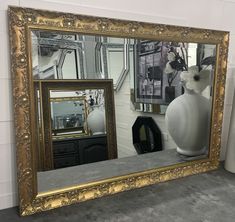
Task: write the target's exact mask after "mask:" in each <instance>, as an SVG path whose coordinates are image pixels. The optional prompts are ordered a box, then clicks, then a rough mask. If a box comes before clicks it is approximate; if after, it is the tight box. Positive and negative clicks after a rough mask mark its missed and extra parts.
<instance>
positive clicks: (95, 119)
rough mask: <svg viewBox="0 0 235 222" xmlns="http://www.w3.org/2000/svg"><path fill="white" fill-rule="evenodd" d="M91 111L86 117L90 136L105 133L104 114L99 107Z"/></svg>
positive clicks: (94, 107)
mask: <svg viewBox="0 0 235 222" xmlns="http://www.w3.org/2000/svg"><path fill="white" fill-rule="evenodd" d="M92 109H93V110H92V111H91V112H90V113H89V115H88V117H87V124H88V128H89V129H90V130H91V132H92V135H97V134H103V133H105V114H104V110H102V108H101V107H99V106H93V107H92Z"/></svg>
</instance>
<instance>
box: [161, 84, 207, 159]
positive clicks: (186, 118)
mask: <svg viewBox="0 0 235 222" xmlns="http://www.w3.org/2000/svg"><path fill="white" fill-rule="evenodd" d="M209 107H210V102H209V100H208V99H207V98H205V97H203V96H201V95H200V94H198V93H195V92H194V91H192V90H187V89H185V93H184V94H183V95H181V96H179V97H177V98H176V99H174V100H173V101H172V102H171V103H170V104H169V106H168V107H167V110H166V115H165V120H166V127H167V129H168V131H169V134H170V135H171V137H172V139H173V140H174V142H175V143H176V145H177V152H178V153H180V154H183V155H185V156H198V155H201V154H204V153H205V151H206V149H207V146H208V142H209V141H208V131H209V130H208V128H209V124H208V120H209V119H208V116H209Z"/></svg>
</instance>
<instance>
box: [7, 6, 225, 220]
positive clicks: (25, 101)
mask: <svg viewBox="0 0 235 222" xmlns="http://www.w3.org/2000/svg"><path fill="white" fill-rule="evenodd" d="M9 28H10V42H11V61H12V66H11V67H12V75H13V80H14V81H13V96H14V109H15V127H16V143H17V167H18V184H19V204H20V214H21V215H29V214H33V213H35V212H40V211H45V210H49V209H53V208H56V207H61V206H64V205H69V204H72V203H77V202H81V201H85V200H89V199H93V198H97V197H101V196H104V195H110V194H114V193H117V192H121V191H125V190H129V189H133V188H139V187H143V186H146V185H150V184H154V183H158V182H163V181H167V180H172V179H176V178H180V177H184V176H188V175H193V174H196V173H202V172H206V171H209V170H214V169H216V168H217V167H218V165H219V154H220V143H221V127H222V119H223V102H224V92H225V90H224V87H225V78H226V68H227V53H228V41H229V33H228V32H223V31H215V30H206V29H196V28H188V27H178V26H170V25H161V24H151V23H142V22H133V21H123V20H115V19H107V18H97V17H91V16H83V15H74V14H65V13H59V12H50V11H42V10H35V9H29V8H17V7H10V8H9Z"/></svg>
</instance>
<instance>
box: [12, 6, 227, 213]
mask: <svg viewBox="0 0 235 222" xmlns="http://www.w3.org/2000/svg"><path fill="white" fill-rule="evenodd" d="M8 16H9V33H10V50H11V72H12V79H13V87H12V88H13V97H14V119H15V134H16V149H17V177H18V190H19V205H20V214H21V215H22V216H25V215H30V214H33V213H36V212H40V211H45V210H49V209H53V208H57V207H61V206H65V205H69V204H72V203H78V202H81V201H85V200H89V199H94V198H97V197H102V196H105V195H110V194H114V193H118V192H122V191H125V190H130V189H134V188H139V187H143V186H147V185H150V184H155V183H159V182H163V181H167V180H172V179H177V178H181V177H185V176H188V175H193V174H197V173H202V172H206V171H210V170H214V169H216V168H217V167H218V165H219V155H220V144H221V130H222V121H223V106H224V94H225V80H226V70H227V54H228V42H229V32H226V31H215V30H208V29H198V28H189V27H179V26H172V25H162V24H152V23H144V22H135V21H125V20H116V19H110V18H100V17H92V16H84V15H74V14H70V13H61V12H52V11H44V10H35V9H31V8H20V7H11V6H10V7H9V9H8ZM30 28H42V29H56V30H60V31H70V32H76V31H80V32H81V33H90V34H102V35H111V36H118V37H121V36H123V37H124V36H128V37H137V38H148V39H159V40H163V39H164V40H166V41H167V40H168V41H170V40H171V41H172V39H174V41H185V42H189V41H192V42H200V43H211V44H212V43H213V44H216V45H217V58H216V70H215V80H214V85H215V87H214V93H213V95H214V97H213V110H212V123H211V126H212V127H211V134H210V135H211V136H210V152H209V158H208V159H202V160H197V161H192V162H188V163H182V164H176V165H173V166H168V167H164V168H158V169H151V170H148V171H144V172H137V173H133V174H130V175H124V176H119V177H115V178H109V179H106V180H103V181H98V182H94V183H89V184H86V185H80V186H76V187H71V188H68V189H63V190H59V191H53V192H50V193H45V194H40V195H37V187H36V186H37V185H36V173H35V170H34V169H35V166H34V164H33V163H34V159H35V157H34V152H33V144H34V138H33V133H32V132H33V130H32V129H33V126H34V124H33V115H32V114H31V112H32V110H33V109H34V108H33V107H32V104H30V101H31V97H32V96H33V95H32V83H31V82H32V81H31V80H32V79H31V77H30V67H29V65H30V58H29V51H28V48H29V47H28V41H29V40H28V37H29V29H30Z"/></svg>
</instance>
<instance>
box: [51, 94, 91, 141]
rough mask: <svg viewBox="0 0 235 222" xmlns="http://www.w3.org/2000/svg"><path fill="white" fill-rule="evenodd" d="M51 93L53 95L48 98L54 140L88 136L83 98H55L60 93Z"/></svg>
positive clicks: (85, 107) (86, 110) (85, 104)
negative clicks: (59, 137)
mask: <svg viewBox="0 0 235 222" xmlns="http://www.w3.org/2000/svg"><path fill="white" fill-rule="evenodd" d="M51 93H53V94H54V95H53V97H51V98H50V102H51V106H50V109H51V121H52V123H51V125H52V135H53V136H54V137H55V138H56V137H57V136H65V137H66V136H70V135H81V134H88V128H87V116H88V107H87V102H86V100H85V97H83V96H78V97H56V95H57V94H59V93H60V92H58V91H55V92H51ZM62 93H63V94H65V92H62Z"/></svg>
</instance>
